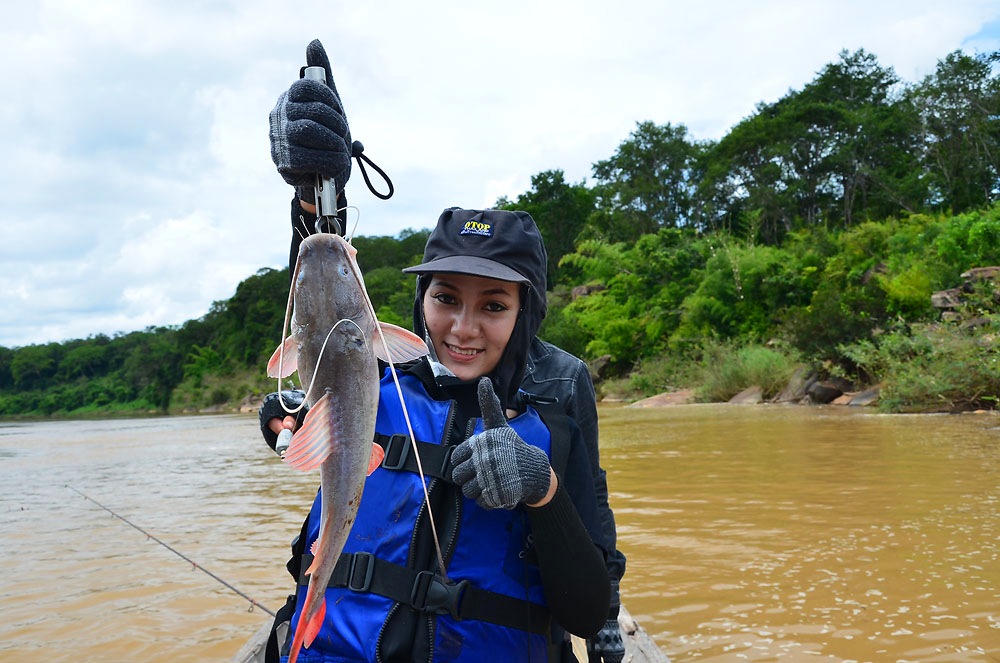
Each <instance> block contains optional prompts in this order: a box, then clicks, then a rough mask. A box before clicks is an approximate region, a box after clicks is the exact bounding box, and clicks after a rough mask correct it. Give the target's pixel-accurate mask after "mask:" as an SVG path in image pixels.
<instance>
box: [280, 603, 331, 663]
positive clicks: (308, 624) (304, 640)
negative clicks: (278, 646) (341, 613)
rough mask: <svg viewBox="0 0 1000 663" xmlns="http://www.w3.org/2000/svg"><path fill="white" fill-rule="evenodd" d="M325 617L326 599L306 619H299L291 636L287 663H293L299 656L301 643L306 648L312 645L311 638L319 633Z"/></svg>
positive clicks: (314, 637) (313, 638)
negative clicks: (293, 634)
mask: <svg viewBox="0 0 1000 663" xmlns="http://www.w3.org/2000/svg"><path fill="white" fill-rule="evenodd" d="M325 618H326V599H325V598H324V599H323V602H322V603H320V604H319V609H317V610H316V614H314V615H313V616H312V617H310V618H309V619H308V621H306V620H301V621H299V624H298V628H296V629H295V637H294V638H292V649H291V651H290V652H289V655H288V663H295V661H296V660H297V659H298V657H299V651H300V650H301V649H302V645H305V647H306V649H308V648H309V647H310V646H312V643H313V640H315V639H316V636H317V635H318V634H319V631H320V629H321V628H322V627H323V620H324V619H325Z"/></svg>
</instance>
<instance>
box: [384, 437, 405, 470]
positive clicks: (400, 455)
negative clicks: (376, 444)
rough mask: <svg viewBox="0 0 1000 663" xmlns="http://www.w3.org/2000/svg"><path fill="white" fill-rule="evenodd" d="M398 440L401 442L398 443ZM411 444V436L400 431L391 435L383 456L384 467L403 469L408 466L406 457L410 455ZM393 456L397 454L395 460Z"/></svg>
mask: <svg viewBox="0 0 1000 663" xmlns="http://www.w3.org/2000/svg"><path fill="white" fill-rule="evenodd" d="M397 442H398V443H399V444H396V443H397ZM410 446H411V445H410V438H409V437H407V436H406V435H400V434H399V433H396V434H394V435H391V436H390V437H389V440H388V441H387V442H386V443H385V457H384V458H382V467H384V468H385V469H387V470H401V469H403V468H404V467H405V466H406V459H407V458H409V456H410ZM397 447H398V448H399V450H398V451H397ZM393 456H395V458H396V459H395V460H392V458H393Z"/></svg>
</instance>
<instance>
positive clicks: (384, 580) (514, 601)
mask: <svg viewBox="0 0 1000 663" xmlns="http://www.w3.org/2000/svg"><path fill="white" fill-rule="evenodd" d="M311 564H312V555H309V554H305V555H303V556H302V565H301V567H300V568H302V569H308V568H309V566H310V565H311ZM299 584H300V585H308V584H309V577H308V576H307V575H305V574H303V576H302V577H300V578H299ZM328 587H346V588H347V589H350V590H351V591H354V592H372V593H373V594H378V595H379V596H384V597H386V598H390V599H392V600H393V601H396V602H398V603H401V604H403V605H407V606H409V607H411V608H413V609H414V610H417V611H419V612H425V613H430V614H437V615H446V614H447V615H451V616H452V617H453V618H454V619H458V620H462V619H475V620H478V621H484V622H489V623H491V624H498V625H500V626H506V627H508V628H516V629H520V630H522V631H528V632H530V633H535V634H537V635H542V636H548V635H549V629H550V625H551V618H550V615H549V610H548V608H546V607H545V606H543V605H539V604H537V603H532V602H531V601H526V600H524V599H519V598H515V597H513V596H508V595H506V594H500V593H497V592H491V591H489V590H485V589H480V588H479V587H476V586H475V585H472V584H471V583H470V582H469V581H468V580H462V581H459V582H455V581H452V580H446V579H444V578H442V577H441V576H440V575H438V574H436V573H433V572H432V571H417V570H416V569H411V568H408V567H405V566H400V565H399V564H393V563H392V562H387V561H385V560H382V559H379V558H377V557H375V556H374V555H372V554H371V553H366V552H360V553H342V554H341V555H340V558H339V559H338V560H337V565H336V567H334V570H333V575H332V576H331V577H330V584H329V585H328Z"/></svg>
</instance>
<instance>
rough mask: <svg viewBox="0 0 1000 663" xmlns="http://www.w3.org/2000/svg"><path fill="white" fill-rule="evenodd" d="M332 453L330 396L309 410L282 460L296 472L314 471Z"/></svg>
mask: <svg viewBox="0 0 1000 663" xmlns="http://www.w3.org/2000/svg"><path fill="white" fill-rule="evenodd" d="M332 451H333V436H332V434H331V432H330V394H329V393H327V394H323V397H322V398H321V399H319V400H318V401H316V403H315V404H314V405H313V406H312V407H311V408H309V414H307V415H306V418H305V421H303V422H302V428H300V429H299V430H298V432H297V433H295V435H293V436H292V440H291V442H289V444H288V449H287V450H286V451H285V455H284V456H282V458H281V459H282V460H283V461H285V462H286V463H288V464H289V465H291V466H292V467H294V468H295V469H297V470H302V471H303V472H308V471H310V470H315V469H316V468H318V467H319V466H320V465H322V464H323V461H324V460H326V459H327V458H328V457H329V456H330V453H331V452H332Z"/></svg>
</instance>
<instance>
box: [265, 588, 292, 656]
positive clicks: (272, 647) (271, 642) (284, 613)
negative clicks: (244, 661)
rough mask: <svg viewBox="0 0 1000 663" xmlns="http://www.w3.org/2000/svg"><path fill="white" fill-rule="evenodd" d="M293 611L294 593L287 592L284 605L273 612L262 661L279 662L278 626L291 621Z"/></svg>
mask: <svg viewBox="0 0 1000 663" xmlns="http://www.w3.org/2000/svg"><path fill="white" fill-rule="evenodd" d="M294 613H295V594H289V595H288V598H287V599H286V600H285V605H283V606H281V607H280V608H278V612H276V613H275V614H274V624H272V625H271V633H270V634H269V635H268V636H267V646H266V647H265V649H264V663H279V661H280V660H281V651H280V648H279V645H278V626H280V625H281V624H283V623H285V622H289V623H291V621H292V615H293V614H294Z"/></svg>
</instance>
